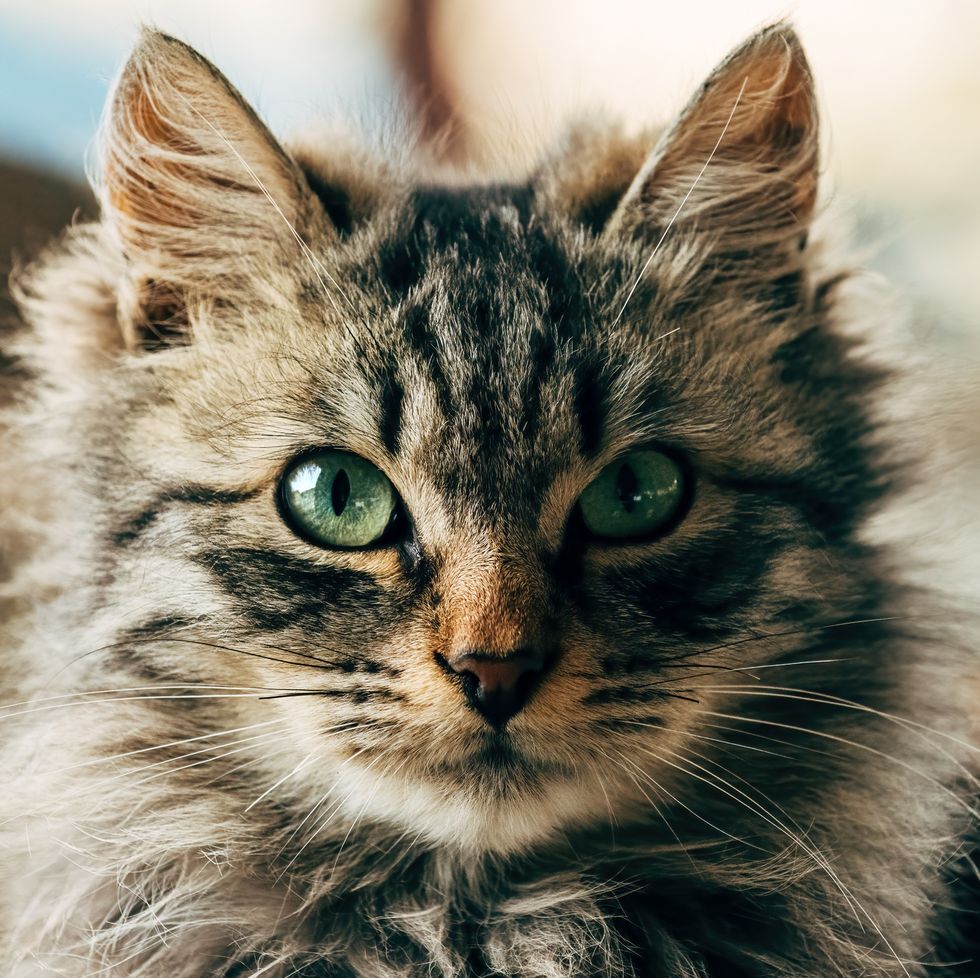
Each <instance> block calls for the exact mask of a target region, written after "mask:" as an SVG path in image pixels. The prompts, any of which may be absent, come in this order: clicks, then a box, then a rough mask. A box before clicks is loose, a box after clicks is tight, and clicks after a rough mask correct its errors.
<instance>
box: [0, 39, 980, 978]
mask: <svg viewBox="0 0 980 978" xmlns="http://www.w3.org/2000/svg"><path fill="white" fill-rule="evenodd" d="M100 147H101V152H100V158H99V162H98V164H97V167H96V176H95V182H96V190H97V192H98V196H99V200H100V203H101V218H100V220H98V221H97V222H88V223H79V224H76V225H75V226H73V227H71V228H69V229H68V231H67V232H66V233H65V234H64V236H63V237H62V238H61V240H59V241H58V242H56V243H55V244H53V245H52V246H51V247H50V248H49V249H48V250H47V252H46V253H45V254H44V255H43V256H42V257H41V258H40V259H39V260H38V261H37V262H35V263H34V264H33V265H32V266H30V267H29V268H28V269H26V270H25V271H23V272H22V273H21V274H20V275H19V276H18V278H17V282H16V291H17V300H18V303H19V308H20V311H21V316H22V320H23V324H24V327H23V330H22V331H21V332H20V334H19V339H18V340H17V343H16V349H15V352H16V354H17V355H18V357H19V361H18V363H19V370H20V373H21V374H23V376H24V379H23V380H22V381H21V383H20V386H19V387H18V389H17V391H16V395H15V400H16V403H15V406H14V408H13V409H12V410H11V411H10V412H8V431H7V436H6V450H5V456H6V463H7V464H6V466H5V475H4V478H3V495H4V501H5V502H4V507H3V511H4V514H5V515H4V520H5V523H6V524H8V526H7V527H6V529H5V540H6V544H5V556H6V559H7V563H8V564H9V566H10V570H9V576H8V578H7V579H6V583H5V584H4V585H3V592H2V594H3V600H4V602H5V615H4V626H3V628H4V642H5V646H4V647H5V651H4V653H3V655H4V659H3V662H4V673H3V675H4V679H3V684H4V687H5V690H6V693H7V695H6V697H5V702H6V704H7V705H6V706H5V707H4V708H3V710H2V712H0V717H2V728H0V729H2V731H3V740H2V758H3V770H4V772H5V781H6V784H5V787H4V793H3V799H4V801H3V806H2V814H3V820H2V830H0V840H2V848H0V852H2V856H0V859H2V866H3V870H2V874H0V878H2V883H0V919H2V925H0V942H2V943H0V960H2V961H3V973H4V974H5V975H7V976H10V978H28V976H39V975H48V974H57V975H64V976H72V978H76V976H77V978H80V976H83V975H86V976H88V975H97V974H98V975H102V974H105V975H113V976H119V978H159V976H164V975H166V976H168V978H245V976H254V978H258V976H266V978H286V976H302V978H328V976H330V978H409V976H422V975H425V976H436V975H438V976H443V978H450V976H453V978H457V976H458V978H464V976H468V978H478V976H507V978H586V976H619V978H627V976H630V978H643V976H649V978H654V976H656V978H682V976H683V978H723V976H724V978H732V976H738V978H761V976H770V978H775V976H779V978H790V976H792V978H829V976H832V975H840V976H851V978H852V976H856V975H864V976H899V975H905V976H918V975H926V974H929V975H945V976H953V975H977V974H980V966H978V965H976V964H975V963H970V959H971V956H972V955H973V954H974V950H971V948H970V946H969V939H970V925H969V920H970V916H969V914H970V912H971V911H970V908H971V906H972V907H973V911H972V912H976V909H977V908H980V901H977V902H974V903H973V904H971V902H970V901H971V900H974V901H976V878H975V876H976V871H975V869H973V868H972V867H973V865H974V864H973V863H972V858H973V856H972V855H971V854H972V853H974V852H975V847H976V830H975V814H976V813H975V808H974V805H975V803H976V797H977V793H976V790H975V785H976V783H977V782H976V777H975V775H976V773H977V764H976V759H977V748H976V747H975V746H971V744H970V743H969V741H970V738H971V737H973V736H974V733H973V732H972V731H971V729H970V723H971V699H970V690H971V683H975V679H976V667H975V660H972V659H971V657H970V655H969V650H968V649H967V650H964V649H962V648H961V646H960V644H958V643H957V642H956V641H955V640H954V638H950V637H947V636H946V635H945V633H944V631H943V630H942V629H941V628H940V627H939V623H938V622H939V619H938V618H937V615H936V614H935V610H934V609H935V606H934V605H933V604H932V603H931V602H932V599H931V598H930V597H929V596H928V595H925V594H922V593H920V592H919V591H918V590H916V589H914V588H912V587H911V586H910V585H908V584H906V583H903V577H902V575H901V573H900V571H901V569H902V563H903V561H904V560H905V559H907V554H906V553H904V552H903V553H898V552H897V551H896V550H894V549H889V548H886V547H885V546H883V545H881V544H876V543H874V542H872V541H870V540H869V539H868V537H867V534H866V532H865V528H866V526H867V524H868V521H869V519H870V518H871V517H872V516H873V515H874V514H875V513H877V512H879V511H881V509H882V507H883V506H885V505H886V503H887V502H888V500H889V499H890V498H891V497H892V495H893V494H894V493H895V492H896V491H897V489H898V488H899V485H900V484H901V483H902V482H903V480H905V479H906V474H907V473H908V472H909V471H912V468H911V466H912V465H913V460H912V459H910V458H906V457H905V455H906V454H908V453H907V452H903V446H901V445H900V444H898V440H897V439H896V437H895V432H893V431H891V430H890V429H889V427H888V425H887V424H886V423H885V421H884V420H883V418H882V416H881V412H880V411H879V410H878V407H877V405H878V403H879V398H880V397H882V396H883V391H885V390H886V389H887V387H888V384H889V368H888V367H886V366H885V364H884V362H883V361H882V360H881V359H880V358H879V357H877V356H876V355H875V353H874V349H873V341H874V332H875V324H876V319H877V318H878V317H879V315H880V313H879V310H878V306H877V305H876V304H875V302H874V300H873V299H869V297H868V294H867V289H865V288H863V287H862V284H861V278H860V275H859V274H858V272H857V271H856V270H855V269H854V268H853V267H852V266H851V264H850V263H849V261H848V260H847V259H846V257H840V256H838V255H837V254H836V253H835V250H834V249H833V248H832V247H830V246H829V245H828V244H827V243H826V240H825V239H826V234H825V233H824V231H822V230H821V219H820V217H819V214H818V211H819V210H820V208H819V206H818V123H817V115H816V108H815V98H814V92H813V82H812V78H811V74H810V70H809V68H808V65H807V62H806V58H805V55H804V52H803V50H802V47H801V45H800V42H799V40H798V38H797V36H796V34H795V33H794V32H793V30H792V29H791V28H790V27H789V26H788V25H786V24H782V23H781V24H777V25H775V26H772V27H768V28H766V29H764V30H762V31H760V32H759V33H757V34H755V35H754V36H752V37H751V38H749V39H748V40H747V41H746V42H745V43H744V44H743V45H741V46H740V47H739V48H737V49H736V50H735V51H734V52H733V53H732V54H731V55H729V57H728V58H727V59H726V60H725V61H724V62H723V63H722V64H721V65H720V66H719V67H718V68H717V69H716V70H715V71H714V72H713V73H712V74H711V75H710V77H709V78H708V79H707V81H706V82H705V83H704V85H703V86H702V88H701V89H700V91H699V92H698V93H697V94H696V95H695V96H694V98H693V99H692V100H691V102H690V103H689V104H688V105H687V107H686V108H685V109H684V110H683V111H682V112H681V114H680V115H679V116H678V118H677V119H676V120H675V121H674V122H673V123H672V124H671V125H669V126H668V127H666V128H665V129H663V130H660V131H651V132H649V133H645V134H643V135H641V136H636V137H626V136H623V135H621V134H619V133H618V132H617V131H616V129H615V128H614V127H612V126H610V127H605V126H598V125H590V126H579V127H578V128H575V129H573V130H572V132H571V133H570V135H569V136H568V138H567V140H566V141H565V142H564V143H563V144H562V145H561V146H559V147H556V148H555V150H554V152H553V153H552V154H551V155H549V156H548V157H547V158H546V159H543V160H542V161H541V162H540V163H539V164H538V165H537V166H536V167H535V168H534V169H533V171H532V172H531V173H529V175H528V177H527V179H526V180H524V181H522V182H516V183H507V182H503V183H502V182H494V181H493V180H492V179H490V178H489V177H488V178H487V179H486V180H483V181H471V180H469V179H464V178H462V177H460V176H456V177H454V176H453V175H452V174H445V173H444V174H442V176H441V177H440V178H439V179H435V178H434V177H433V175H432V173H431V171H429V172H427V171H426V169H425V167H424V165H423V164H422V163H421V162H419V160H421V156H420V157H419V160H417V161H416V162H415V163H413V162H412V160H395V159H384V158H378V157H376V156H372V155H371V154H368V153H364V152H361V151H359V150H354V149H351V148H350V147H348V146H341V145H340V144H339V143H338V144H336V145H326V146H322V145H321V146H312V145H305V146H299V147H296V148H294V149H293V150H292V151H291V152H287V151H286V150H285V149H283V148H282V147H281V146H280V144H279V143H277V142H276V141H275V139H274V138H273V136H272V135H271V134H270V132H269V131H268V130H267V129H266V128H265V126H264V125H263V124H262V123H261V122H260V121H259V119H258V118H257V116H256V115H255V114H254V113H253V111H252V110H251V109H250V108H249V107H248V106H247V105H246V104H245V102H244V101H243V100H242V99H241V97H240V96H239V95H238V94H237V92H236V91H235V90H234V89H233V88H232V87H231V86H230V84H229V83H228V82H227V81H226V80H225V79H224V78H223V77H222V75H220V74H219V72H218V71H217V70H216V69H215V68H214V67H213V66H212V65H210V64H209V63H208V62H207V61H206V60H205V59H204V58H202V57H201V56H200V55H199V54H197V53H196V52H194V51H193V50H192V49H190V48H189V47H187V46H186V45H184V44H183V43H182V42H179V41H177V40H174V39H172V38H170V37H167V36H165V35H163V34H160V33H156V32H152V31H149V32H146V33H144V34H143V36H142V38H141V40H140V41H139V43H138V45H137V46H136V48H135V50H134V52H133V53H132V55H131V57H130V59H129V61H128V63H127V65H126V66H125V68H124V70H123V72H122V74H121V76H120V79H119V81H118V82H117V84H116V86H115V90H114V93H113V95H112V97H111V99H110V103H109V106H108V109H107V113H106V116H105V123H104V127H103V132H102V135H101V140H100ZM971 873H972V874H973V879H972V880H971ZM957 908H958V909H957ZM974 947H975V946H974Z"/></svg>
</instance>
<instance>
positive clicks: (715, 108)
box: [608, 23, 819, 246]
mask: <svg viewBox="0 0 980 978" xmlns="http://www.w3.org/2000/svg"><path fill="white" fill-rule="evenodd" d="M818 128H819V127H818V118H817V108H816V98H815V94H814V88H813V80H812V76H811V73H810V68H809V65H808V63H807V60H806V56H805V55H804V53H803V47H802V45H801V43H800V40H799V38H798V37H797V35H796V33H795V32H794V31H793V30H792V28H790V27H789V26H788V25H786V24H782V23H780V24H776V25H774V26H772V27H768V28H766V29H764V30H762V31H760V32H759V33H757V34H755V35H754V36H753V37H751V38H749V39H748V40H747V41H746V42H745V43H743V44H742V45H741V46H740V47H738V48H736V49H735V50H734V51H733V52H732V53H731V54H730V55H729V56H728V57H727V58H726V59H725V60H724V61H723V62H722V63H721V64H720V65H719V66H718V67H717V68H716V69H715V70H714V71H713V72H712V73H711V75H710V76H709V77H708V79H707V80H706V81H705V83H704V84H703V85H702V87H701V89H700V90H699V91H698V93H697V94H696V95H695V96H694V98H693V99H692V100H691V101H690V103H689V104H688V105H687V107H686V108H685V109H684V110H683V111H682V112H681V113H680V115H679V116H678V117H677V119H676V120H675V122H674V123H673V124H672V125H671V126H669V127H668V128H667V129H666V130H665V131H664V133H663V135H662V136H661V137H660V139H659V141H658V143H657V145H656V147H655V148H654V150H653V152H652V153H651V154H650V155H649V157H648V158H647V160H646V161H645V163H643V165H642V166H641V167H640V168H639V170H638V172H636V173H635V176H634V179H633V180H632V183H631V185H630V187H629V189H628V190H627V191H626V193H625V194H624V195H623V198H622V200H621V201H620V203H619V205H618V207H617V209H616V212H615V213H614V215H613V216H612V218H611V219H610V221H609V224H608V231H609V233H612V234H616V233H623V232H626V233H640V234H642V233H644V232H647V233H650V232H651V231H652V232H654V233H656V232H659V231H660V230H662V229H663V228H664V227H666V225H667V224H668V223H669V222H670V221H672V220H676V221H677V222H680V223H685V222H686V223H695V222H697V223H698V224H699V225H701V226H706V227H709V228H711V229H712V231H713V232H715V233H716V234H717V235H718V236H719V238H720V239H721V240H722V241H724V240H725V239H731V238H732V237H733V236H739V237H740V238H741V239H742V244H743V246H744V245H745V244H751V241H750V240H749V239H752V240H754V241H755V242H757V243H759V244H762V243H765V242H767V241H776V240H779V239H783V238H786V237H787V236H789V235H792V234H794V233H795V232H797V231H800V230H805V228H806V226H807V225H808V224H809V222H810V219H811V218H812V216H813V211H814V207H815V204H816V197H817V177H818V146H819V133H818Z"/></svg>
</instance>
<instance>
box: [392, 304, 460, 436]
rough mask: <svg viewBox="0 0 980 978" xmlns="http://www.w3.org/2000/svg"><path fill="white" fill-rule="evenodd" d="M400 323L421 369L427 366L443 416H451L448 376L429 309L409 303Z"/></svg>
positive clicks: (451, 407) (451, 406)
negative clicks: (431, 322) (430, 322)
mask: <svg viewBox="0 0 980 978" xmlns="http://www.w3.org/2000/svg"><path fill="white" fill-rule="evenodd" d="M402 324H403V327H404V330H405V339H406V340H407V341H408V344H409V346H410V348H411V349H412V351H413V352H414V353H415V354H416V355H417V357H418V360H419V361H420V363H421V364H422V365H423V369H425V368H427V369H428V371H429V376H430V377H431V378H432V386H433V387H434V388H435V393H436V399H437V400H438V402H439V409H440V411H441V412H442V415H443V417H444V418H449V417H452V415H453V413H454V411H453V405H452V399H451V397H450V383H449V378H448V377H447V376H446V371H445V369H444V368H443V364H442V357H441V354H440V351H439V342H438V340H437V338H436V335H435V333H433V331H432V329H431V328H430V326H429V311H428V310H427V309H426V308H425V307H424V306H423V305H421V304H413V305H410V306H408V308H406V309H405V313H404V317H403V319H402Z"/></svg>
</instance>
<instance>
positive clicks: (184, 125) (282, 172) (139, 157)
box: [96, 31, 326, 345]
mask: <svg viewBox="0 0 980 978" xmlns="http://www.w3.org/2000/svg"><path fill="white" fill-rule="evenodd" d="M100 149H101V155H100V161H99V163H100V165H99V171H98V173H97V174H96V184H97V189H98V191H99V194H100V198H101V204H102V212H103V221H104V222H105V223H107V224H108V225H109V226H110V227H111V228H112V230H113V231H114V232H115V233H116V234H117V236H118V239H119V241H120V244H121V247H122V250H123V252H124V254H125V258H126V265H127V276H128V278H129V279H130V280H131V281H132V283H133V287H134V288H133V291H134V293H135V298H134V300H133V303H132V304H133V305H134V306H137V307H138V308H135V309H133V310H132V311H131V313H132V314H131V317H129V318H131V319H132V324H131V327H132V329H133V333H134V335H133V337H131V339H133V340H134V341H135V342H136V343H137V344H139V343H141V342H142V340H143V339H146V340H147V341H152V342H153V343H154V345H156V343H157V342H158V341H160V340H165V339H166V332H167V330H168V329H170V330H171V331H172V332H173V334H174V336H177V335H178V334H179V333H180V331H181V329H182V327H183V325H184V324H182V323H181V315H180V307H181V304H182V303H183V302H184V301H185V300H186V298H187V296H189V295H192V294H195V293H196V294H212V295H222V296H229V295H233V294H234V290H235V287H236V285H238V284H241V283H242V282H243V281H246V280H247V279H248V277H249V276H250V275H252V274H253V273H254V272H255V271H256V269H261V267H262V266H263V264H265V265H266V266H267V265H268V262H269V260H270V257H271V256H272V255H274V254H276V253H277V252H281V253H284V254H286V255H291V254H292V253H293V252H294V251H296V250H297V249H301V247H302V245H301V243H300V241H297V238H300V239H303V238H306V237H308V236H309V235H310V233H311V232H312V231H313V230H314V229H315V228H316V229H319V225H320V224H325V223H326V222H325V221H324V219H323V214H322V209H320V208H319V207H318V206H317V205H316V203H315V200H314V198H313V196H312V194H311V191H310V190H309V187H308V184H307V182H306V180H305V178H304V176H303V174H302V172H301V171H300V169H299V168H298V166H297V165H296V164H295V163H294V162H293V160H292V159H291V158H290V157H289V156H288V154H287V153H286V152H285V151H284V150H283V149H282V148H281V147H280V146H279V144H278V143H277V142H276V141H275V139H274V138H273V137H272V135H271V133H270V132H269V130H268V129H267V128H266V127H265V126H264V125H263V124H262V122H261V121H260V120H259V119H258V117H257V116H256V115H255V113H254V112H253V111H252V110H251V108H249V106H248V105H247V104H246V103H245V101H244V100H243V99H242V97H241V96H240V95H239V94H238V92H237V91H236V90H235V89H234V88H233V87H232V86H231V84H230V83H229V82H228V81H227V80H226V79H225V78H224V77H223V76H222V75H221V73H220V72H219V71H218V70H217V69H216V68H215V67H214V66H213V65H211V64H210V63H209V62H208V61H207V60H205V59H204V58H203V57H201V55H199V54H198V53H197V52H196V51H194V50H193V49H192V48H190V47H188V46H187V45H185V44H183V43H182V42H180V41H177V40H175V39H174V38H171V37H168V36H167V35H165V34H161V33H158V32H156V31H145V32H144V33H143V35H142V37H141V38H140V41H139V43H138V44H137V46H136V48H135V50H134V51H133V53H132V55H131V56H130V59H129V61H128V63H127V64H126V66H125V68H124V69H123V72H122V74H121V76H120V78H119V81H118V83H117V85H116V88H115V92H114V95H113V97H112V99H111V101H110V103H109V107H108V111H107V113H106V118H105V122H104V125H103V132H102V141H101V145H100ZM175 310H176V311H175ZM165 317H169V318H165ZM124 318H127V317H124ZM141 331H142V332H143V333H144V334H145V336H144V337H142V338H141V336H140V332H141Z"/></svg>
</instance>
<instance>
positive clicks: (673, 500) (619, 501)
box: [579, 451, 685, 540]
mask: <svg viewBox="0 0 980 978" xmlns="http://www.w3.org/2000/svg"><path fill="white" fill-rule="evenodd" d="M684 495H685V492H684V473H683V471H682V470H681V467H680V466H679V465H678V464H677V463H676V462H675V461H674V460H673V459H672V458H670V457H669V456H667V455H664V454H662V453H661V452H654V451H642V452H630V454H629V455H624V456H623V457H622V458H620V459H617V460H616V461H615V462H613V463H612V464H611V465H607V466H606V467H605V468H604V469H603V470H602V472H600V473H599V476H598V478H596V479H594V480H593V481H592V482H591V483H590V484H589V486H588V488H587V489H586V490H585V492H583V493H582V495H581V496H580V497H579V510H580V512H581V514H582V520H583V522H584V523H585V525H586V528H587V529H588V530H589V532H590V533H591V534H592V535H593V536H596V537H603V538H605V539H607V540H634V539H641V538H643V537H648V536H651V535H652V534H654V533H656V531H657V530H659V529H660V528H661V527H664V526H666V525H667V524H668V523H669V522H670V521H671V519H672V518H673V517H674V516H676V515H677V512H678V510H679V509H680V507H681V503H682V502H683V499H684Z"/></svg>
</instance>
